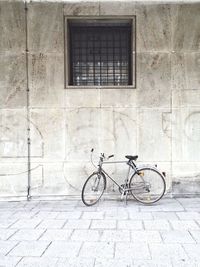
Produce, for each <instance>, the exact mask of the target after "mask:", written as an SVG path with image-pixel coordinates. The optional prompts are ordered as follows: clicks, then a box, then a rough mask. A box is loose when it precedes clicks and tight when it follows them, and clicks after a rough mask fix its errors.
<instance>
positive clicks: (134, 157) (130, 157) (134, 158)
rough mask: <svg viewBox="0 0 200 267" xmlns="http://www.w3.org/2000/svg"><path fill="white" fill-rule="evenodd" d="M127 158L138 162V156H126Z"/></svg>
mask: <svg viewBox="0 0 200 267" xmlns="http://www.w3.org/2000/svg"><path fill="white" fill-rule="evenodd" d="M125 158H127V159H129V160H137V158H138V156H130V155H127V156H125Z"/></svg>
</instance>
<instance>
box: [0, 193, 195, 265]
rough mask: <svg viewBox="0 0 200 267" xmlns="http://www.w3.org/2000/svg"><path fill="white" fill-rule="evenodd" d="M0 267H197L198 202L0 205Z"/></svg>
mask: <svg viewBox="0 0 200 267" xmlns="http://www.w3.org/2000/svg"><path fill="white" fill-rule="evenodd" d="M0 266H6V267H9V266H18V267H21V266H31V267H33V266H37V267H38V266H42V267H45V266H51V267H52V266H58V267H61V266H62V267H68V266H70V267H108V266H109V267H111V266H113V267H132V266H138V267H139V266H141V267H146V266H149V267H154V266H167V267H169V266H175V267H179V266H181V267H182V266H183V267H186V266H188V267H194V266H195V267H197V266H200V198H185V199H184V198H179V199H167V198H166V199H162V200H161V201H160V202H158V203H157V204H154V205H152V206H144V205H141V204H139V203H137V202H135V201H133V200H130V201H129V202H128V205H127V206H125V204H124V203H123V202H120V201H109V200H106V201H102V202H100V203H99V204H98V205H96V206H94V207H89V208H88V207H85V206H83V204H82V203H81V202H80V201H30V202H0Z"/></svg>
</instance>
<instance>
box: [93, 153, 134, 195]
mask: <svg viewBox="0 0 200 267" xmlns="http://www.w3.org/2000/svg"><path fill="white" fill-rule="evenodd" d="M119 163H126V164H127V165H128V166H129V168H128V172H127V176H126V179H125V181H124V182H125V185H128V183H129V180H130V177H131V176H130V172H131V170H133V173H132V175H134V174H135V173H137V172H138V169H137V166H136V165H135V163H134V162H133V161H130V160H129V161H109V162H108V161H103V158H100V161H99V164H98V172H99V173H103V174H104V175H105V176H106V177H108V178H109V179H110V180H111V181H112V182H113V183H114V184H115V185H117V186H118V188H119V189H121V190H122V192H127V191H129V190H130V188H123V187H122V186H121V185H119V184H118V183H117V182H116V181H115V180H114V179H113V178H112V177H111V176H110V175H109V174H108V173H107V172H106V171H105V170H104V169H103V168H102V165H104V164H119Z"/></svg>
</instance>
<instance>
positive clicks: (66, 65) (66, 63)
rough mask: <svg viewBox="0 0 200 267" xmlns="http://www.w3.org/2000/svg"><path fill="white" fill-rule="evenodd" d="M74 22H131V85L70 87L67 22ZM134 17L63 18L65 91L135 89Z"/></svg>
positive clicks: (135, 51)
mask: <svg viewBox="0 0 200 267" xmlns="http://www.w3.org/2000/svg"><path fill="white" fill-rule="evenodd" d="M73 20H74V21H75V20H94V21H103V20H110V21H111V22H112V21H117V20H119V21H120V20H130V21H131V36H130V39H131V45H130V49H131V51H130V53H131V55H130V69H129V71H130V72H131V83H132V84H131V85H109V86H108V85H70V84H69V83H70V75H71V74H70V70H71V60H70V59H71V57H70V55H69V53H70V46H71V44H70V42H71V40H70V33H69V22H70V21H73ZM136 34H137V33H136V15H133V16H101V17H94V16H89V17H88V16H85V17H83V16H77V17H74V16H64V88H65V89H81V88H82V89H94V88H97V89H128V88H130V89H136V86H137V79H136V78H137V76H136V67H137V64H136V63H137V62H136V53H137V50H136V36H137V35H136Z"/></svg>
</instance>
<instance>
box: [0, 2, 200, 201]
mask: <svg viewBox="0 0 200 267" xmlns="http://www.w3.org/2000/svg"><path fill="white" fill-rule="evenodd" d="M27 7H28V15H27V24H26V19H25V3H24V2H21V1H0V92H1V94H0V197H5V196H26V194H27V182H28V178H27V177H28V173H27V168H28V165H27V161H28V158H27V153H28V150H27V147H28V146H27V137H28V132H27V127H29V125H30V138H31V195H32V196H45V195H59V196H61V195H79V194H80V188H81V187H82V185H83V182H84V181H85V178H86V177H87V175H88V174H89V173H90V172H91V170H92V166H91V164H90V161H89V157H90V149H91V148H92V147H94V148H95V149H96V153H97V154H96V155H98V153H99V152H105V153H106V154H115V159H118V160H119V159H120V160H123V157H124V155H125V154H138V155H139V161H140V162H141V163H157V164H158V167H159V168H160V169H161V170H163V171H165V172H166V175H167V176H166V179H167V191H168V193H169V194H171V193H172V194H178V195H181V194H199V192H200V15H199V14H200V3H193V4H189V3H180V4H179V3H178V2H177V3H168V4H166V3H164V2H162V3H159V2H154V3H149V2H137V3H136V2H132V1H115V2H112V1H110V2H109V1H96V2H95V1H91V2H90V1H86V2H85V1H80V3H79V2H77V1H75V2H72V1H69V2H68V1H65V2H59V1H58V2H56V3H53V2H52V1H51V3H47V2H46V3H41V2H34V1H33V2H28V3H27ZM127 15H128V16H133V15H136V18H137V23H136V28H137V32H136V43H137V64H136V67H137V86H136V89H130V88H128V89H124V88H121V89H119V88H114V89H103V88H99V87H97V88H92V89H91V88H90V89H83V88H79V89H74V88H66V89H65V84H64V71H65V70H64V16H67V17H71V16H72V17H76V16H80V17H81V16H97V17H102V16H109V17H113V18H114V17H116V16H117V17H118V16H122V17H123V16H127ZM26 29H27V35H26ZM26 36H27V45H28V50H29V51H28V61H27V60H26ZM27 71H28V87H29V89H30V91H29V92H27ZM27 101H28V102H27ZM110 171H111V172H112V173H114V174H116V177H117V178H119V179H122V178H123V177H124V173H125V169H124V168H123V167H122V166H112V167H111V169H110ZM111 188H112V186H111V187H110V189H111Z"/></svg>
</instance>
